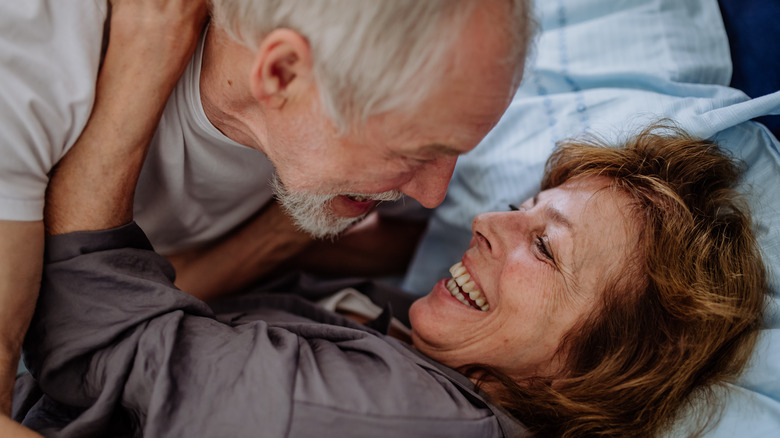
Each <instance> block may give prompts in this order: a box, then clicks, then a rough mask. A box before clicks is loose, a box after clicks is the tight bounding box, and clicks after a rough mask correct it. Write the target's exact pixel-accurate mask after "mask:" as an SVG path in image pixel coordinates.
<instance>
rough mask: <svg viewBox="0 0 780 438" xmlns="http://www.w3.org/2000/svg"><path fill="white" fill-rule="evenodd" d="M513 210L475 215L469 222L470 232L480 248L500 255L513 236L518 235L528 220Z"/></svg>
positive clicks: (494, 254)
mask: <svg viewBox="0 0 780 438" xmlns="http://www.w3.org/2000/svg"><path fill="white" fill-rule="evenodd" d="M521 216H523V214H522V213H518V212H515V211H511V212H509V211H506V212H491V213H482V214H479V215H477V216H476V217H475V218H474V220H473V221H472V222H471V233H472V235H473V236H474V240H475V241H476V243H477V245H478V246H480V248H481V249H483V250H486V251H489V253H490V254H491V255H493V256H500V255H501V254H502V253H503V252H504V251H505V249H506V247H507V246H508V245H510V243H511V240H512V238H513V237H520V236H521V235H522V232H523V228H524V224H526V223H527V222H528V221H527V220H526V218H524V217H521Z"/></svg>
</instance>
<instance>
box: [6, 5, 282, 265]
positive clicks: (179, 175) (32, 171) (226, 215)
mask: <svg viewBox="0 0 780 438" xmlns="http://www.w3.org/2000/svg"><path fill="white" fill-rule="evenodd" d="M106 14H107V7H106V1H105V0H25V1H18V0H0V83H2V85H0V130H1V131H0V132H1V133H2V134H0V135H2V137H1V138H2V140H1V141H0V219H5V220H26V221H30V220H40V219H42V217H43V204H44V194H45V190H46V184H47V183H48V173H49V171H50V170H51V168H52V166H54V165H55V164H56V163H57V161H59V159H60V158H62V156H63V155H64V154H65V153H66V152H67V150H68V149H69V148H70V147H71V146H72V145H73V144H74V143H75V141H76V140H77V139H78V135H79V133H80V132H81V130H82V129H83V127H84V125H85V124H86V121H87V118H88V117H89V113H90V111H91V109H92V102H93V100H94V93H95V80H96V77H97V71H98V66H99V63H100V52H101V46H102V39H103V28H104V22H105V19H106ZM202 48H203V39H201V44H200V45H199V47H198V49H197V51H196V54H195V56H194V57H193V59H192V61H191V62H190V64H189V66H188V67H187V70H186V71H185V73H184V75H183V77H182V78H181V80H180V81H179V83H178V85H177V86H176V89H175V90H174V92H173V95H172V96H171V98H170V99H169V101H168V104H167V106H166V108H165V111H164V113H163V116H162V120H161V122H160V125H159V127H158V130H157V132H156V134H155V136H154V139H153V141H152V144H151V147H150V150H149V154H148V157H147V159H146V162H145V164H144V168H143V170H142V172H141V177H140V181H139V184H138V189H137V192H136V199H135V219H136V221H137V222H138V223H139V224H140V225H141V227H143V229H144V230H145V231H146V233H147V234H148V235H149V238H150V240H151V241H152V243H153V244H154V246H155V249H157V250H158V251H160V252H163V253H166V252H172V251H175V250H177V249H183V248H187V247H190V246H194V245H197V244H201V243H204V242H208V241H210V240H213V239H215V238H216V237H218V236H220V235H223V234H224V233H226V232H227V231H229V230H230V229H232V228H234V227H235V226H237V225H238V224H240V223H242V222H243V221H245V220H246V219H247V218H249V217H250V216H251V215H252V214H253V213H255V212H256V211H257V210H258V209H259V208H261V207H262V206H263V205H264V204H265V203H267V202H268V201H269V200H270V199H271V196H272V195H271V191H270V188H269V185H268V181H269V179H270V177H271V175H272V172H273V167H272V165H271V163H270V162H269V161H268V159H267V158H266V157H265V155H263V154H262V153H260V152H259V151H257V150H254V149H250V148H247V147H245V146H242V145H240V144H238V143H236V142H234V141H232V140H230V139H229V138H227V137H225V136H224V135H223V134H222V133H220V132H219V131H218V130H217V129H216V128H215V127H214V126H213V125H212V124H211V123H210V122H209V120H208V119H207V118H206V115H205V113H204V112H203V108H202V105H201V101H200V90H199V79H200V65H201V55H202ZM138 62H143V60H141V59H139V61H138Z"/></svg>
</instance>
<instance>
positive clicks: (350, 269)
mask: <svg viewBox="0 0 780 438" xmlns="http://www.w3.org/2000/svg"><path fill="white" fill-rule="evenodd" d="M425 226H426V222H425V221H413V220H404V219H397V218H382V217H380V216H379V215H378V214H376V213H373V214H371V215H369V216H368V218H366V220H364V221H363V222H361V223H360V224H358V225H356V226H355V227H353V228H352V229H350V230H349V231H347V232H346V233H345V234H344V235H343V236H341V237H340V238H339V239H338V240H336V241H335V242H331V241H326V240H319V241H315V240H313V239H312V238H311V237H309V236H308V235H307V234H306V233H304V232H302V231H300V230H298V229H297V228H296V227H295V225H294V224H293V223H292V221H291V219H290V218H289V217H288V216H287V214H286V213H285V212H284V211H283V210H282V208H281V207H280V206H279V205H278V204H277V203H276V202H272V203H271V204H270V205H269V206H267V207H266V208H264V209H263V210H262V211H260V212H259V213H258V214H257V215H256V216H255V217H253V218H251V219H250V220H249V221H247V223H245V224H244V225H242V226H240V227H239V228H238V229H237V230H235V231H233V232H232V233H230V234H228V235H227V236H225V237H224V238H222V239H221V240H220V241H218V242H217V243H215V244H213V245H211V246H208V247H204V248H198V249H195V250H189V251H185V252H182V253H178V254H172V255H168V256H167V258H168V261H170V262H171V264H172V265H173V266H174V268H175V269H176V286H177V287H179V288H180V289H181V290H183V291H185V292H188V293H190V294H191V295H194V296H195V297H197V298H200V299H202V300H207V299H210V298H215V297H217V296H219V295H224V294H229V293H231V292H236V291H240V290H241V289H243V288H245V287H247V286H250V285H251V284H253V283H254V282H256V281H257V280H258V279H260V278H262V277H264V276H267V275H270V274H272V273H274V272H278V271H280V270H281V271H287V270H289V269H300V270H303V271H307V272H311V273H315V274H318V275H322V276H327V277H337V276H338V277H352V276H361V277H364V276H387V275H399V274H402V273H403V272H404V271H405V270H406V268H407V266H408V264H409V261H410V260H411V257H412V254H413V253H414V249H415V248H416V247H417V243H418V241H419V239H420V236H421V235H422V232H423V231H424V230H425Z"/></svg>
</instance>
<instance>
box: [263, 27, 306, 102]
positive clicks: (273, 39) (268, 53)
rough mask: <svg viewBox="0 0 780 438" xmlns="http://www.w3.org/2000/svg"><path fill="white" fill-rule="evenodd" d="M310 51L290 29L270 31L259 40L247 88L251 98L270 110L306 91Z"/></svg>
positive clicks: (304, 40) (304, 42)
mask: <svg viewBox="0 0 780 438" xmlns="http://www.w3.org/2000/svg"><path fill="white" fill-rule="evenodd" d="M312 68H313V65H312V56H311V48H310V47H309V43H308V42H307V41H306V39H305V38H304V37H303V36H302V35H301V34H299V33H298V32H295V31H293V30H290V29H284V28H281V29H274V30H273V31H271V32H270V33H269V34H268V35H266V37H265V38H263V41H262V43H261V44H260V48H259V49H258V51H257V53H256V55H255V61H254V64H253V65H252V71H251V73H250V74H251V77H250V86H251V91H252V95H253V96H254V97H255V99H257V100H259V101H261V102H264V103H265V104H267V105H269V106H270V107H272V108H281V107H282V106H284V105H285V104H286V103H287V102H288V101H289V100H291V99H294V98H296V97H298V96H299V95H300V94H301V93H303V92H305V91H307V89H308V88H309V85H310V84H311V80H312V79H313V74H312Z"/></svg>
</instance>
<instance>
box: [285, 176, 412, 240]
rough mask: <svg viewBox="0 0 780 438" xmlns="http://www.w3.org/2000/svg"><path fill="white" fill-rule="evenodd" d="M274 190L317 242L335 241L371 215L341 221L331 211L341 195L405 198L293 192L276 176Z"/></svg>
mask: <svg viewBox="0 0 780 438" xmlns="http://www.w3.org/2000/svg"><path fill="white" fill-rule="evenodd" d="M271 189H272V190H273V193H274V196H276V199H277V201H278V202H279V204H280V205H281V206H282V208H283V209H284V211H286V212H287V214H289V215H290V217H292V218H293V220H294V222H295V225H296V226H297V227H298V228H300V229H301V230H303V231H305V232H306V233H309V234H310V235H311V236H312V237H314V238H315V239H325V238H330V239H333V238H335V237H336V236H338V235H339V234H341V233H342V232H343V231H345V230H346V229H347V228H349V227H350V226H352V225H353V224H355V223H357V222H359V221H361V220H362V219H363V218H364V217H366V214H368V212H366V214H363V215H361V216H358V217H342V216H339V215H337V214H335V213H334V212H333V210H332V209H331V208H330V203H331V201H332V200H333V198H335V197H337V196H339V195H342V194H343V195H346V196H364V197H366V198H370V199H373V200H376V201H397V200H398V199H401V197H402V196H403V193H401V192H400V191H397V190H391V191H388V192H383V193H371V194H366V193H342V194H335V195H334V194H319V193H307V192H290V191H288V190H287V188H285V187H284V184H282V181H281V180H280V179H279V176H278V175H277V174H276V173H274V176H273V179H272V180H271Z"/></svg>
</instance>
